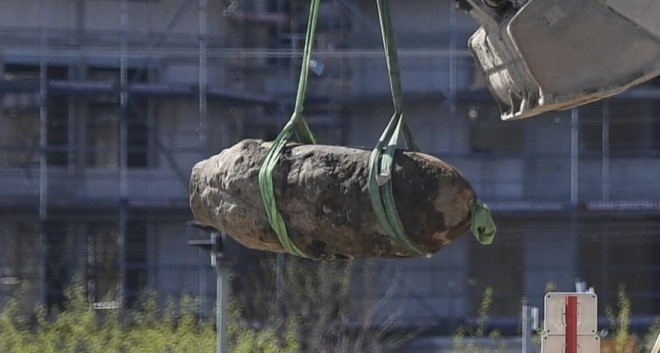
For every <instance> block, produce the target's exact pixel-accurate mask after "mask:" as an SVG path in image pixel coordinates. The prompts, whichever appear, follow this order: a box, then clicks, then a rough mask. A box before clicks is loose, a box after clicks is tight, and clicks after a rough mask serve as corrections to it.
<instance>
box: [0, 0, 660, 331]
mask: <svg viewBox="0 0 660 353" xmlns="http://www.w3.org/2000/svg"><path fill="white" fill-rule="evenodd" d="M308 6H309V4H308V1H288V0H269V1H266V0H254V1H247V0H214V1H208V0H140V1H136V0H131V1H129V0H49V1H46V0H27V1H26V0H21V1H19V0H4V1H2V4H0V33H1V35H0V102H1V107H0V304H2V303H3V302H4V301H5V300H6V299H7V298H8V297H9V296H11V295H12V294H13V293H14V291H15V290H16V289H17V288H18V287H19V286H20V285H23V286H25V288H27V290H28V294H29V297H30V298H32V300H33V301H34V302H42V303H44V304H47V305H55V304H58V303H61V302H62V300H63V289H64V288H65V286H66V285H67V284H68V283H70V282H71V280H72V279H73V278H74V276H76V275H77V276H81V277H82V280H83V281H84V283H85V285H86V288H87V290H88V293H89V297H90V299H91V300H93V301H95V302H101V301H102V300H103V297H104V296H105V295H106V293H107V292H108V291H111V290H118V289H119V290H121V291H122V293H124V294H125V296H124V298H125V300H126V301H127V303H128V304H130V302H131V301H132V300H134V298H135V296H136V295H137V294H138V293H139V292H140V291H141V290H142V289H144V288H153V289H155V290H157V291H159V292H161V293H164V294H168V295H179V294H180V293H183V292H189V293H194V294H199V295H200V296H201V297H202V298H213V297H214V285H213V278H214V277H213V273H212V269H211V268H210V267H209V266H208V258H207V256H206V254H202V253H201V252H200V251H198V250H195V249H193V248H190V247H188V246H187V245H186V241H187V240H188V238H190V237H191V236H193V235H196V234H197V233H196V232H197V230H195V229H192V228H190V227H189V226H187V222H188V221H189V220H190V219H191V213H190V210H189V206H188V190H187V188H188V180H189V176H190V171H191V168H192V166H193V165H194V164H195V163H196V162H197V161H199V160H201V159H204V158H207V157H208V156H210V155H212V154H215V153H217V152H219V151H220V150H222V149H223V148H225V147H228V146H231V145H233V144H235V143H236V142H238V141H240V140H241V139H244V138H262V139H266V140H269V139H273V138H274V137H275V136H276V134H277V133H278V131H279V129H280V128H281V127H282V125H283V124H284V123H285V122H286V121H287V120H288V118H289V116H290V114H291V111H292V107H293V102H294V98H295V90H296V86H297V79H298V72H299V70H300V58H301V48H302V45H303V42H304V37H305V29H306V23H307V17H308ZM391 6H392V10H393V15H394V18H393V20H394V24H395V27H396V30H397V35H398V42H399V45H400V51H399V54H400V59H401V74H402V79H403V89H404V101H405V105H406V114H407V117H408V118H409V120H410V123H411V125H412V127H413V130H414V132H415V134H416V136H417V141H418V143H419V144H420V147H421V149H422V151H424V152H426V153H428V154H433V155H436V156H438V157H440V158H442V159H443V160H446V161H447V162H449V163H451V164H453V165H455V166H457V168H458V169H460V170H461V172H462V173H463V174H464V175H465V176H466V178H467V179H468V180H470V182H471V183H472V184H473V185H474V187H475V189H476V190H477V192H478V193H479V197H480V198H481V199H483V200H485V201H486V202H488V203H489V205H490V206H491V209H492V210H493V212H494V217H495V219H496V221H497V223H498V236H497V238H496V240H495V243H494V244H493V245H491V246H488V247H484V246H481V245H479V244H478V243H477V242H475V241H474V239H471V238H470V237H467V236H466V237H464V239H462V240H461V241H459V242H457V243H455V244H453V245H451V246H450V247H448V248H447V249H445V250H443V251H442V252H440V253H439V254H437V255H436V256H434V257H433V258H431V259H429V260H421V259H420V260H399V261H379V262H377V263H376V268H377V270H378V271H381V272H388V271H389V272H391V273H401V274H402V276H401V280H400V281H399V282H398V284H397V288H396V291H395V293H394V294H393V295H392V296H391V298H390V299H389V301H388V304H387V307H386V308H385V309H384V310H383V312H382V315H383V317H386V316H387V315H388V312H391V311H393V310H397V309H402V315H401V318H400V319H401V322H402V325H406V326H409V325H420V326H421V325H423V326H437V327H443V328H446V329H453V328H454V327H456V326H457V325H458V324H462V323H465V322H471V320H473V319H474V317H475V316H476V312H477V309H478V304H479V302H480V300H481V294H482V293H483V291H484V288H486V287H487V286H492V287H493V288H494V290H495V300H496V301H497V303H498V305H496V307H495V308H494V312H493V313H492V316H493V317H492V319H493V325H496V326H500V327H509V328H513V329H514V330H515V328H516V327H517V325H518V322H519V318H518V316H519V311H520V308H519V306H520V299H521V298H526V300H527V302H528V303H531V304H535V305H537V306H540V305H541V304H542V297H543V294H544V291H545V289H546V285H547V284H548V283H549V282H552V283H554V284H555V285H556V286H557V288H558V289H560V290H564V291H572V290H573V289H574V284H575V281H576V280H578V279H579V280H581V281H586V282H587V283H588V285H589V286H593V287H594V289H595V291H596V293H597V294H598V295H599V301H600V302H601V303H603V305H602V307H601V308H600V309H601V310H602V312H603V313H604V310H605V307H606V305H615V304H616V298H617V296H616V293H617V289H618V288H619V286H620V285H625V288H626V291H627V293H628V294H629V296H630V299H631V301H632V303H633V308H632V310H633V325H641V326H644V327H645V326H648V325H650V323H651V321H652V319H653V316H657V315H659V314H660V257H659V256H658V254H660V201H659V200H660V183H658V182H657V176H658V175H660V158H659V157H658V156H659V155H660V82H659V81H658V79H655V80H654V81H651V82H650V83H647V84H645V85H643V86H639V87H636V88H634V89H631V90H629V91H627V92H624V93H622V94H620V95H617V96H614V97H612V98H610V99H606V100H603V101H600V102H596V103H592V104H590V105H586V106H583V107H580V108H577V109H573V110H570V111H565V112H550V113H546V114H544V115H543V116H541V117H538V118H534V119H530V120H525V121H514V122H502V121H500V120H499V110H498V108H497V106H496V104H495V101H494V100H493V99H492V97H491V96H490V94H489V93H488V91H487V89H486V87H485V84H484V81H483V78H482V77H481V74H480V73H479V72H478V71H477V70H475V67H474V64H473V59H472V57H471V56H470V53H469V52H468V50H467V45H466V43H467V40H468V38H469V36H470V35H471V34H472V33H473V32H474V30H475V29H476V24H475V23H474V22H473V20H472V19H471V18H470V17H468V16H466V15H464V14H462V13H460V12H458V11H456V10H455V8H454V4H453V3H452V2H449V1H437V0H417V1H412V2H411V1H393V2H392V4H391ZM320 16H321V17H320V20H319V28H318V30H317V37H316V41H315V52H314V53H315V54H314V58H313V69H312V71H313V72H314V73H313V74H312V76H311V78H310V86H309V89H308V100H307V104H306V117H307V119H308V121H309V123H310V126H311V127H312V129H313V130H314V131H315V133H316V134H317V135H318V137H319V140H320V142H321V143H324V144H339V145H351V146H373V145H374V144H375V142H376V141H377V139H378V136H379V135H380V132H381V131H382V129H383V128H384V126H385V124H386V122H387V120H388V119H389V118H390V116H391V113H392V108H391V97H390V95H389V84H388V77H387V73H386V69H385V59H384V56H383V53H382V44H381V38H380V29H379V27H378V22H377V15H376V7H375V4H374V2H373V1H372V0H328V1H324V2H323V3H322V7H321V15H320ZM248 253H250V252H248V251H246V250H243V249H240V248H237V247H236V254H235V255H236V256H237V258H239V263H240V258H241V257H242V256H244V258H245V259H246V260H244V261H249V257H248ZM379 290H380V289H375V290H374V292H375V293H371V294H370V295H371V296H378V295H379V293H378V291H379ZM387 290H388V284H387V283H383V284H382V291H387ZM355 296H356V298H355V300H365V301H366V300H372V297H369V296H366V295H364V296H363V295H361V293H360V292H359V291H357V292H356V294H355ZM206 303H207V305H208V308H210V307H211V305H212V301H211V300H207V301H206ZM209 310H210V309H209ZM388 310H389V311H388Z"/></svg>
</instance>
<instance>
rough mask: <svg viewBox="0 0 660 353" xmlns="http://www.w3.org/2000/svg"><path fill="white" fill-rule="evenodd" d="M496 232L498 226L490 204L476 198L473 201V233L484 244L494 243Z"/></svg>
mask: <svg viewBox="0 0 660 353" xmlns="http://www.w3.org/2000/svg"><path fill="white" fill-rule="evenodd" d="M496 232H497V227H496V226H495V221H493V217H491V215H490V210H489V209H488V206H486V204H485V203H483V201H481V200H478V199H477V200H474V201H473V202H472V233H473V234H474V236H475V238H477V241H478V242H479V243H481V244H484V245H488V244H492V243H493V238H495V233H496Z"/></svg>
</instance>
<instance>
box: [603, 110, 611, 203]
mask: <svg viewBox="0 0 660 353" xmlns="http://www.w3.org/2000/svg"><path fill="white" fill-rule="evenodd" d="M602 140H603V141H602V142H603V143H602V144H603V145H602V155H603V160H602V167H601V168H602V170H601V178H602V195H601V197H602V199H603V201H609V200H610V103H609V102H608V101H605V102H603V127H602Z"/></svg>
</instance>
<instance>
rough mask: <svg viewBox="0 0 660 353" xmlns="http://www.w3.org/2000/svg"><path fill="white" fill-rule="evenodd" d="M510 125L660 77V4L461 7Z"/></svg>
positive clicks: (541, 0) (595, 0) (524, 1)
mask: <svg viewBox="0 0 660 353" xmlns="http://www.w3.org/2000/svg"><path fill="white" fill-rule="evenodd" d="M459 5H461V6H460V7H461V8H462V9H463V10H466V11H468V12H469V13H470V14H471V15H472V16H474V17H475V18H476V19H477V20H478V21H479V23H480V24H481V28H479V29H478V30H477V31H476V32H475V33H474V35H473V36H472V37H471V38H470V42H469V46H470V49H471V51H472V54H473V56H474V58H475V61H476V62H477V65H478V67H479V68H480V70H481V71H482V73H483V75H484V77H485V78H486V81H487V84H488V88H489V89H490V91H491V93H492V94H493V96H494V97H495V98H496V99H497V101H498V103H499V105H500V108H501V112H502V115H501V118H502V120H512V119H523V118H528V117H532V116H535V115H538V114H541V113H543V112H546V111H550V110H564V109H568V108H572V107H575V106H578V105H581V104H585V103H589V102H592V101H595V100H599V99H602V98H605V97H608V96H611V95H614V94H617V93H619V92H622V91H624V90H625V89H627V88H629V87H631V86H634V85H637V84H639V83H641V82H644V81H646V80H649V79H651V78H653V77H655V76H658V75H659V74H660V20H658V17H659V16H660V1H658V0H579V1H576V0H506V1H504V0H461V1H460V2H459Z"/></svg>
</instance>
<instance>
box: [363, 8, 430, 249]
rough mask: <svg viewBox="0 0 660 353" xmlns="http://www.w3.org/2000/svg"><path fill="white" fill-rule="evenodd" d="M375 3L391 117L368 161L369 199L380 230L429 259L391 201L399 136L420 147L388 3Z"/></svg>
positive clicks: (414, 147)
mask: <svg viewBox="0 0 660 353" xmlns="http://www.w3.org/2000/svg"><path fill="white" fill-rule="evenodd" d="M376 3H377V5H378V16H379V20H380V27H381V32H382V34H383V47H384V49H385V54H386V59H387V71H388V73H389V78H390V88H391V91H392V100H393V103H394V115H393V116H392V118H391V119H390V121H389V123H388V124H387V127H386V128H385V131H384V132H383V134H382V135H381V137H380V139H379V140H378V143H377V144H376V147H375V148H374V149H373V151H372V152H371V158H370V159H369V183H368V190H369V198H370V200H371V206H372V208H373V210H374V213H375V214H376V217H377V218H378V221H379V222H380V224H381V227H383V230H384V231H385V232H386V233H387V234H388V235H389V236H390V238H391V239H392V240H393V241H394V242H396V243H397V244H399V245H401V246H403V247H404V248H406V249H407V250H408V251H410V252H411V253H413V254H416V255H420V256H425V257H428V256H430V253H429V252H428V251H426V250H425V249H423V248H422V247H420V246H419V245H418V244H416V243H415V242H414V241H413V240H412V239H410V237H409V236H408V234H407V233H406V230H405V229H404V227H403V224H402V223H401V218H400V217H399V212H398V211H397V208H396V202H395V200H394V191H393V188H392V170H393V167H394V153H395V151H396V147H397V144H398V141H399V135H400V134H401V133H403V137H404V139H405V141H406V145H407V146H408V148H409V149H411V150H413V151H419V147H418V146H417V144H415V141H414V139H413V136H412V133H411V130H410V127H409V126H408V123H407V121H406V119H405V117H404V115H403V95H402V89H401V77H400V73H399V57H398V53H397V51H396V38H395V36H394V30H393V26H392V16H391V15H390V8H389V2H388V1H387V0H376Z"/></svg>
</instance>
